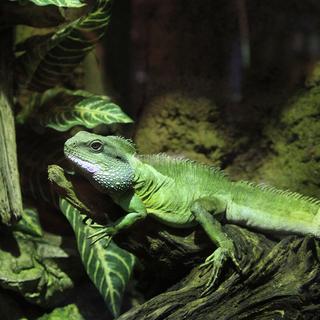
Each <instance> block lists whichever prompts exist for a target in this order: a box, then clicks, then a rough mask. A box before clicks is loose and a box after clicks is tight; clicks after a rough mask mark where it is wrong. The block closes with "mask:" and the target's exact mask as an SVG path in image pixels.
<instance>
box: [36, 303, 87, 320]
mask: <svg viewBox="0 0 320 320" xmlns="http://www.w3.org/2000/svg"><path fill="white" fill-rule="evenodd" d="M62 319H67V320H85V318H84V317H83V316H82V315H81V313H80V311H79V308H78V306H77V305H75V304H69V305H67V306H65V307H60V308H56V309H54V310H53V311H52V312H51V313H49V314H44V315H43V316H41V317H40V318H38V319H37V320H62Z"/></svg>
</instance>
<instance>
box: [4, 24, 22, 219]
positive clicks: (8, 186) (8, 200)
mask: <svg viewBox="0 0 320 320" xmlns="http://www.w3.org/2000/svg"><path fill="white" fill-rule="evenodd" d="M12 45H13V32H12V30H11V29H5V30H2V31H1V33H0V48H1V50H0V219H1V222H2V223H5V224H7V225H10V224H12V223H14V222H15V221H17V220H19V218H20V217H21V214H22V199H21V190H20V183H19V172H18V164H17V152H16V134H15V123H14V115H13V109H12V83H13V82H12V80H13V79H12V69H13V67H12V57H13V51H12Z"/></svg>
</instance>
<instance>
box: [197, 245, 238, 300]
mask: <svg viewBox="0 0 320 320" xmlns="http://www.w3.org/2000/svg"><path fill="white" fill-rule="evenodd" d="M228 259H231V260H232V262H233V263H234V265H235V266H236V268H237V270H238V271H239V272H240V273H241V268H240V265H239V262H238V260H237V258H236V256H235V250H234V245H233V242H232V241H231V240H229V241H228V242H225V243H223V246H221V247H219V248H217V249H216V250H215V251H214V252H213V253H212V254H211V255H210V256H209V257H207V259H206V260H205V262H204V263H202V264H201V265H200V268H205V267H207V266H210V265H212V270H211V274H210V278H209V281H208V282H207V284H206V288H205V290H204V291H203V292H202V294H201V296H204V295H206V294H207V293H208V292H210V290H211V289H212V287H213V286H214V285H215V282H216V280H217V279H218V276H219V275H220V273H221V270H222V267H223V265H224V264H225V262H226V261H227V260H228Z"/></svg>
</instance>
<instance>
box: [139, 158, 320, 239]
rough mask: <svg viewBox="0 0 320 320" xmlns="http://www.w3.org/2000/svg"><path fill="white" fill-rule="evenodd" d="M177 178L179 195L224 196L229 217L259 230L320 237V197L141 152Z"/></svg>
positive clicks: (190, 198) (189, 197)
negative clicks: (243, 179) (255, 182)
mask: <svg viewBox="0 0 320 320" xmlns="http://www.w3.org/2000/svg"><path fill="white" fill-rule="evenodd" d="M141 160H142V161H143V162H145V163H147V164H150V165H152V166H153V167H154V168H155V169H156V170H157V171H159V172H160V173H161V174H163V175H165V176H168V177H171V178H172V179H174V181H175V186H176V188H177V189H176V193H175V199H178V198H182V201H185V202H188V203H191V202H192V201H194V200H196V199H198V198H202V197H224V198H225V199H226V202H227V210H226V218H227V220H228V221H230V222H233V223H236V224H241V225H245V226H248V227H253V228H255V229H259V230H265V231H271V232H280V233H298V234H308V233H310V234H313V235H315V236H317V237H320V200H317V199H314V198H311V197H306V196H302V195H301V194H299V193H295V192H290V191H283V190H279V189H276V188H273V187H270V186H266V185H257V184H253V183H248V182H232V181H230V180H229V179H228V178H227V177H226V176H225V174H224V173H223V172H222V171H220V170H219V169H216V168H214V167H210V166H207V165H203V164H199V163H197V162H194V161H191V160H188V159H183V158H173V157H170V156H167V155H164V154H159V155H149V156H141Z"/></svg>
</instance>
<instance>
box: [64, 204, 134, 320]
mask: <svg viewBox="0 0 320 320" xmlns="http://www.w3.org/2000/svg"><path fill="white" fill-rule="evenodd" d="M60 209H61V211H62V212H63V214H64V215H65V216H66V218H67V219H68V221H69V223H70V224H71V226H72V228H73V230H74V232H75V234H76V238H77V244H78V249H79V253H80V256H81V259H82V261H83V264H84V267H85V269H86V271H87V273H88V275H89V277H90V279H91V280H92V282H93V283H94V284H95V286H96V288H97V289H98V290H99V292H100V293H101V295H102V296H103V298H104V300H105V302H106V304H107V306H108V308H109V310H110V311H111V313H112V314H113V315H114V316H115V317H117V316H118V315H119V312H120V306H121V300H122V296H123V292H124V290H125V286H126V284H127V283H128V281H129V278H130V276H131V273H132V269H133V266H134V263H135V258H134V256H133V255H132V254H131V253H129V252H127V251H125V250H123V249H121V248H119V247H118V246H117V245H116V244H115V243H114V242H112V241H111V243H110V244H109V246H108V247H106V240H105V239H102V240H100V241H99V242H96V243H95V244H93V245H91V240H90V239H88V236H89V235H91V234H93V233H94V232H96V230H95V229H94V228H92V227H90V225H86V224H84V223H83V218H84V216H83V215H81V213H80V212H79V211H78V210H77V209H75V208H74V207H73V206H72V205H71V204H69V203H68V202H67V201H66V200H64V199H60Z"/></svg>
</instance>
